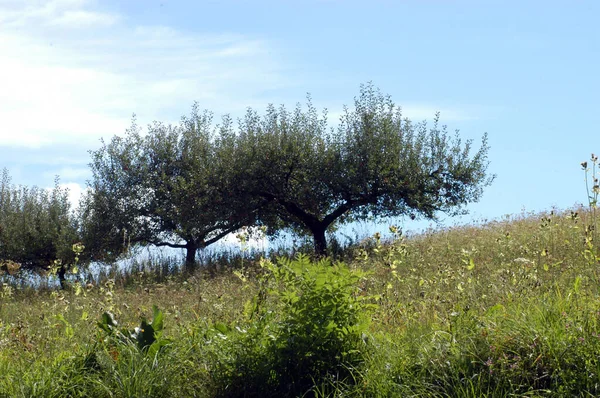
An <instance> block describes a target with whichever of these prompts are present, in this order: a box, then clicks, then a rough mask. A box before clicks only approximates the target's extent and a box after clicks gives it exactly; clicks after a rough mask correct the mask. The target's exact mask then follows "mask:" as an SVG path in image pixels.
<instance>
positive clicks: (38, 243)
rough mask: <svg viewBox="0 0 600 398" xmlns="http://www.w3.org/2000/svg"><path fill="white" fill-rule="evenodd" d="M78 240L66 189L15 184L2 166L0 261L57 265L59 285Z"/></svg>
mask: <svg viewBox="0 0 600 398" xmlns="http://www.w3.org/2000/svg"><path fill="white" fill-rule="evenodd" d="M78 241H79V235H78V229H77V221H76V217H75V215H74V214H73V213H72V212H71V207H70V203H69V198H68V190H67V189H64V188H61V187H60V186H59V182H58V178H57V179H56V180H55V185H54V189H52V190H47V189H41V188H38V187H35V186H34V187H25V186H18V187H17V186H14V185H12V184H11V179H10V176H9V174H8V171H7V170H6V169H5V170H4V171H3V173H2V178H1V180H0V262H2V261H10V262H13V263H17V264H20V268H21V269H24V270H32V271H41V270H46V271H47V270H51V269H53V268H56V267H57V268H56V271H57V274H58V276H59V279H60V283H61V286H62V287H65V279H66V272H67V270H68V268H69V267H70V266H71V265H73V264H74V262H75V257H76V253H75V252H74V251H73V245H74V244H75V243H77V242H78Z"/></svg>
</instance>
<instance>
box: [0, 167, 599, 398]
mask: <svg viewBox="0 0 600 398" xmlns="http://www.w3.org/2000/svg"><path fill="white" fill-rule="evenodd" d="M591 164H595V163H594V158H592V163H591ZM587 170H592V171H593V170H595V169H592V168H591V167H588V168H587ZM591 178H592V180H591V181H592V182H593V183H592V184H590V185H589V188H590V191H589V192H588V193H589V196H590V202H589V203H588V206H586V207H580V208H575V209H570V210H566V211H559V210H557V209H555V210H553V211H549V212H544V213H528V214H520V215H515V216H510V217H505V218H502V219H500V220H495V221H490V222H486V223H481V224H479V225H466V226H459V227H453V228H440V229H431V230H428V231H426V232H424V233H422V234H419V235H414V236H408V237H407V236H404V235H403V234H402V233H401V231H400V230H399V229H397V228H394V227H392V228H391V229H390V232H391V234H392V236H393V239H392V240H389V241H384V240H382V238H381V236H380V235H375V236H373V237H371V238H369V239H366V240H361V241H359V240H358V239H357V240H356V241H355V242H351V244H349V245H347V246H345V247H342V246H343V245H341V247H340V249H339V251H337V252H336V253H337V258H338V259H340V260H344V261H345V264H338V265H337V266H336V267H330V266H324V265H323V264H321V265H317V266H315V264H313V263H311V262H310V261H308V260H307V259H306V258H304V259H303V260H297V261H296V262H290V261H288V260H277V259H276V257H277V254H281V253H273V254H272V257H273V259H272V262H271V263H268V262H267V263H266V262H265V261H261V257H263V256H261V255H260V254H259V253H250V252H244V253H242V254H243V256H242V255H240V254H239V253H238V254H233V253H230V254H227V253H226V254H223V255H222V256H215V257H210V258H204V259H203V261H204V263H203V265H204V266H203V267H202V269H201V270H200V271H199V272H198V273H196V274H194V275H184V274H181V273H179V271H178V269H179V268H178V267H177V264H178V263H177V261H176V260H175V259H172V258H168V257H157V258H148V259H147V260H146V261H144V262H132V263H131V264H130V266H129V267H128V268H127V270H126V271H123V270H119V269H116V268H113V269H109V270H107V271H106V273H105V274H102V275H101V276H98V277H97V279H96V280H94V283H92V284H82V283H79V284H74V285H73V288H72V289H70V290H68V291H59V290H56V289H32V288H29V287H27V286H21V285H18V284H6V283H5V284H3V285H2V288H1V289H0V374H2V377H0V396H7V397H13V396H15V397H32V396H36V397H54V396H56V397H63V396H74V397H136V396H137V397H148V396H160V397H169V396H171V397H188V396H200V397H214V396H227V397H237V396H269V395H271V396H314V397H342V396H343V397H406V396H408V397H411V396H412V397H481V396H490V397H509V396H510V397H514V396H547V397H564V396H600V360H599V358H600V356H599V355H598V353H599V352H600V283H599V282H600V279H599V278H600V272H599V265H600V256H599V253H600V251H599V250H600V246H599V242H598V241H597V239H596V235H595V233H596V231H597V229H596V226H597V225H598V214H597V212H596V208H595V204H596V203H595V202H594V201H595V198H596V197H597V196H595V195H597V192H595V191H594V190H596V191H597V188H596V187H597V180H596V177H595V175H594V174H593V173H592V174H591ZM301 258H302V257H301ZM261 264H262V266H261ZM265 264H270V265H265ZM85 280H86V279H85V278H81V281H85ZM153 305H157V306H158V307H159V308H160V309H161V310H163V312H164V326H165V329H164V336H163V337H164V338H165V339H167V340H168V344H166V345H165V346H164V347H163V348H161V349H160V350H158V351H157V352H156V353H155V354H153V355H148V352H149V350H146V349H144V347H141V348H140V346H139V344H138V345H136V344H133V343H131V342H127V339H124V340H122V341H121V340H118V339H117V340H115V339H114V338H110V336H108V335H107V334H106V332H105V331H103V330H102V329H101V328H99V327H98V326H97V322H98V321H99V320H100V319H101V316H102V314H103V313H105V312H109V313H111V314H113V316H114V318H115V319H117V320H119V321H120V322H121V323H120V324H119V326H118V327H119V328H123V329H124V330H129V331H134V330H135V328H136V327H139V326H140V318H141V317H146V318H150V317H151V315H152V306H153ZM362 305H365V306H364V307H361V306H362ZM360 314H368V318H369V319H367V320H368V321H369V322H366V320H365V319H362V318H360V316H358V315H360ZM338 315H339V316H338ZM361 319H362V320H361ZM363 321H364V322H363ZM136 333H139V331H137V332H136Z"/></svg>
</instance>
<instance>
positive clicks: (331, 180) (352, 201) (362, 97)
mask: <svg viewBox="0 0 600 398" xmlns="http://www.w3.org/2000/svg"><path fill="white" fill-rule="evenodd" d="M237 140H238V141H237V145H236V152H235V155H234V156H233V158H234V159H235V162H236V165H235V166H234V167H233V168H232V170H234V172H235V173H236V175H237V176H236V178H235V180H236V181H238V183H239V184H241V187H240V190H241V191H243V192H244V194H245V195H248V196H249V197H260V198H264V199H265V200H268V201H269V204H270V211H269V212H265V213H264V214H269V215H270V219H268V220H266V219H265V220H263V221H264V222H265V223H266V224H270V225H272V226H273V227H274V228H275V229H280V228H290V229H292V230H295V231H299V232H303V233H306V234H310V235H312V236H313V238H314V244H315V251H316V253H317V254H319V255H324V254H325V253H326V250H327V243H326V238H325V232H326V231H327V230H328V229H329V228H331V227H332V226H333V225H335V224H336V223H345V222H350V221H354V220H364V219H367V218H382V217H390V216H402V215H408V216H410V217H411V218H416V217H425V218H430V219H432V218H436V215H437V213H438V212H446V213H449V214H459V213H461V212H463V211H464V208H465V205H466V204H468V203H470V202H473V201H477V200H478V199H479V198H480V197H481V194H482V192H483V188H484V187H485V186H487V185H489V184H490V183H491V182H492V179H493V177H490V176H488V175H487V173H486V171H487V166H488V162H487V152H488V146H487V137H486V135H484V136H483V138H482V143H481V147H480V148H479V149H478V150H476V151H475V152H474V153H473V149H472V141H470V140H469V141H466V142H465V143H464V144H463V142H462V141H461V139H460V137H459V136H458V132H457V133H455V134H449V133H448V131H447V128H446V126H440V125H439V115H436V117H435V119H434V121H433V124H432V126H428V124H427V123H426V122H422V123H416V124H415V123H412V122H411V121H410V120H408V119H406V118H403V117H402V112H401V108H400V107H399V106H397V105H396V104H395V103H394V102H393V101H392V99H391V97H390V96H387V95H384V94H382V93H381V92H380V91H379V90H378V89H376V88H374V87H373V86H372V85H371V84H367V85H363V86H361V90H360V94H359V95H358V96H357V97H356V98H355V101H354V107H353V108H345V109H344V114H343V115H342V117H341V118H340V121H339V125H338V126H337V128H330V129H328V127H327V118H326V113H323V114H321V115H319V113H318V111H317V110H316V109H315V107H314V106H313V105H312V103H311V101H310V98H309V99H308V104H307V108H306V110H303V108H302V107H301V106H300V105H298V106H297V107H296V108H295V110H294V111H288V110H287V109H286V108H285V107H283V106H282V107H280V108H275V107H273V106H269V107H268V108H267V111H266V114H265V115H264V116H262V117H261V116H260V115H259V114H258V113H257V112H256V111H253V110H249V111H248V112H247V114H246V116H245V118H244V119H243V120H242V121H241V123H240V128H239V134H238V136H237ZM273 215H276V218H275V219H274V218H273Z"/></svg>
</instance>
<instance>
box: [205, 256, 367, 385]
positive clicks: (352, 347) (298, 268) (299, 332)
mask: <svg viewBox="0 0 600 398" xmlns="http://www.w3.org/2000/svg"><path fill="white" fill-rule="evenodd" d="M262 266H263V270H264V271H265V274H264V275H263V277H262V279H261V284H262V286H261V289H260V291H259V293H258V294H257V295H256V297H255V299H254V300H253V302H252V303H250V305H249V306H248V308H247V309H248V315H249V317H250V323H249V325H248V328H247V329H242V328H240V327H238V328H235V329H232V328H225V326H224V325H217V329H218V330H219V333H220V334H221V335H222V338H221V339H218V338H210V339H209V341H210V342H211V343H212V344H217V345H219V350H215V351H214V352H215V353H216V352H217V351H218V353H216V355H219V356H220V359H219V360H220V364H219V365H218V366H217V367H216V368H215V372H214V380H215V384H216V385H215V387H216V389H217V391H218V392H217V394H218V395H221V396H248V395H251V396H252V395H260V396H278V397H280V396H297V395H304V394H307V393H310V392H311V391H314V389H315V388H316V387H322V385H323V384H324V383H325V384H330V385H332V386H335V385H336V384H337V383H344V384H347V383H349V382H350V381H351V380H354V377H355V376H354V375H355V373H356V372H355V370H356V369H357V367H359V366H360V364H361V363H362V361H363V358H364V353H365V352H366V351H365V350H366V349H367V347H368V346H367V344H366V335H365V332H366V331H367V328H368V326H369V321H370V310H371V309H372V308H373V307H374V305H373V304H372V303H371V301H372V298H371V297H368V296H365V295H361V289H360V286H359V284H360V281H361V280H362V279H363V277H364V273H363V272H361V271H358V270H351V269H349V268H348V267H347V266H346V265H345V264H343V263H336V264H331V262H330V260H328V259H323V260H321V261H318V262H311V261H310V259H309V258H308V257H306V256H302V255H299V256H298V257H296V259H295V260H287V259H281V260H279V261H278V264H277V265H275V264H273V263H271V262H269V261H263V263H262ZM212 336H214V335H212Z"/></svg>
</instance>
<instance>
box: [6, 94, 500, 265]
mask: <svg viewBox="0 0 600 398" xmlns="http://www.w3.org/2000/svg"><path fill="white" fill-rule="evenodd" d="M438 116H439V115H436V117H435V119H434V120H433V123H431V125H429V124H427V123H426V122H420V123H413V122H411V121H410V120H408V119H406V118H404V117H403V116H402V112H401V108H400V107H398V106H397V105H396V104H395V103H394V102H393V101H392V99H391V97H389V96H387V95H384V94H382V93H381V92H380V91H379V90H378V89H377V88H375V87H373V85H371V84H367V85H362V86H361V89H360V93H359V95H358V96H357V97H356V98H355V100H354V106H353V107H349V108H344V112H343V115H342V116H341V118H340V120H339V123H338V125H337V127H335V128H331V127H329V126H328V124H327V114H326V112H325V111H323V112H319V111H318V110H317V109H316V108H315V107H314V106H313V105H312V103H311V100H310V97H309V98H308V99H307V103H306V105H305V106H304V107H303V106H301V105H297V106H296V108H294V109H293V110H288V109H287V108H285V107H284V106H281V107H279V108H276V107H274V106H272V105H269V106H268V107H267V110H266V112H265V113H264V114H262V115H261V114H259V113H258V112H257V111H255V110H253V109H248V111H247V112H246V115H245V116H244V117H243V118H241V119H240V120H239V121H237V123H236V122H234V121H233V120H232V119H231V118H230V117H229V116H225V117H224V118H223V119H222V120H221V122H220V123H219V124H215V123H213V118H212V114H211V113H210V112H208V111H200V110H199V109H198V106H197V105H194V106H193V108H192V112H191V114H190V115H189V116H185V117H183V118H182V119H181V122H180V123H179V124H177V125H166V124H164V123H161V122H154V123H153V124H151V125H149V126H148V128H147V131H146V132H145V133H143V132H142V130H141V128H140V127H139V126H138V125H137V124H136V122H135V120H134V121H133V123H132V126H131V127H130V128H129V129H128V130H127V131H126V132H125V134H124V135H123V136H114V137H113V138H112V139H111V140H110V141H109V142H104V141H102V145H101V147H100V148H99V149H98V150H95V151H91V163H90V167H91V171H92V178H91V180H90V181H89V183H88V185H89V186H88V188H89V189H88V190H87V192H86V193H85V194H84V196H83V198H82V200H81V203H80V207H79V210H78V212H77V213H76V214H75V213H73V212H71V211H70V209H69V203H68V200H67V195H66V191H64V190H61V189H60V188H59V187H58V185H57V186H56V187H55V188H54V191H51V192H49V191H45V190H41V189H38V188H24V187H18V188H17V187H13V186H11V185H10V180H9V178H8V174H7V173H6V172H5V173H4V176H3V180H2V188H1V189H2V191H0V204H1V206H2V207H0V259H6V260H12V261H16V262H18V263H21V264H22V266H23V267H26V268H48V267H49V266H50V264H55V263H56V262H55V260H60V263H61V264H69V262H70V261H73V252H72V250H71V249H70V245H72V244H73V243H75V242H82V243H83V245H84V246H85V250H84V253H83V257H82V259H85V261H88V262H89V261H113V260H115V259H117V258H119V257H120V256H122V255H123V254H124V253H125V252H126V251H127V249H128V248H130V247H134V246H145V245H153V246H168V247H173V248H182V249H185V250H186V266H187V267H188V268H189V269H190V270H192V269H193V267H194V264H195V260H196V253H197V251H198V250H200V249H202V248H205V247H207V246H208V245H210V244H212V243H215V242H217V241H218V240H219V239H221V238H223V237H224V236H225V235H227V234H229V233H231V232H234V231H236V230H238V229H240V228H241V227H248V226H260V227H262V228H263V229H264V230H266V231H267V232H268V233H269V234H276V233H279V232H281V231H291V232H294V233H297V234H302V235H307V236H311V237H312V238H313V241H314V249H315V253H316V254H317V255H318V256H325V255H326V254H327V250H328V248H327V240H326V232H327V231H329V230H331V229H332V228H335V227H336V226H337V225H340V224H344V223H348V222H352V221H357V220H365V219H377V218H384V217H390V216H403V215H406V216H409V217H411V218H413V219H414V218H417V217H424V218H428V219H433V218H435V217H436V215H437V214H438V213H439V212H445V213H449V214H460V213H462V212H464V209H465V205H467V204H468V203H470V202H474V201H477V200H478V199H479V198H480V197H481V194H482V192H483V189H484V188H485V187H486V186H488V185H489V184H490V183H491V182H492V179H493V176H490V175H488V173H487V167H488V161H487V153H488V145H487V140H486V136H485V135H484V136H483V138H482V142H481V146H480V147H479V148H476V149H473V148H472V141H470V140H469V141H466V142H462V141H461V139H460V137H459V136H458V133H454V134H450V133H448V131H447V128H446V126H440V124H439V117H438ZM69 252H70V253H69Z"/></svg>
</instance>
